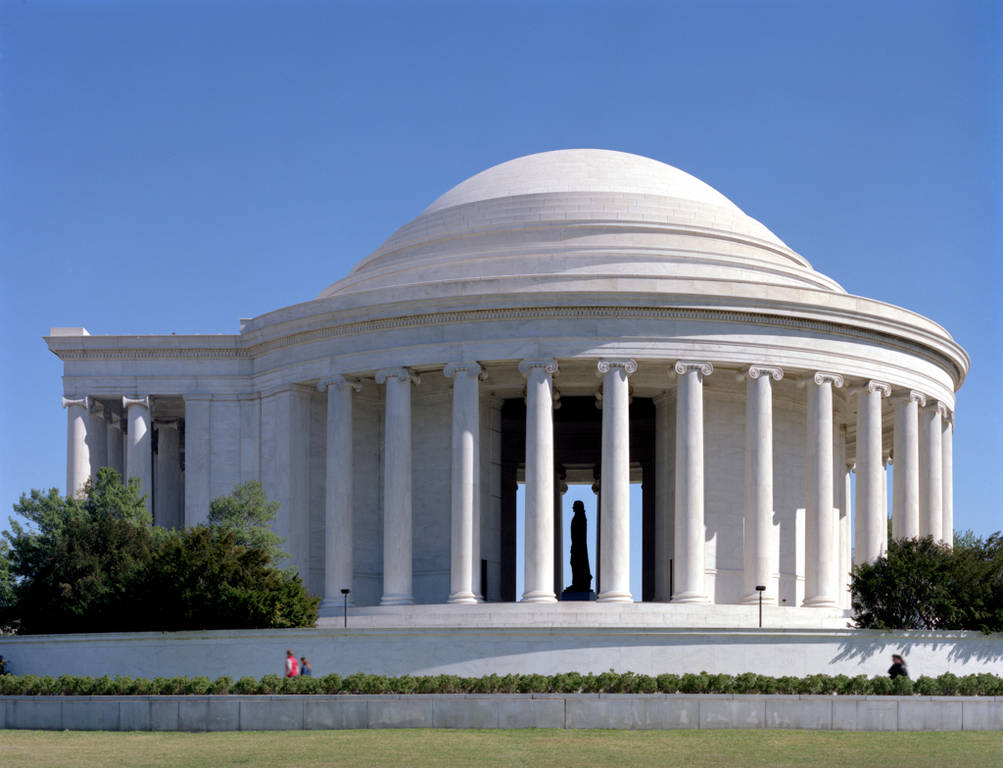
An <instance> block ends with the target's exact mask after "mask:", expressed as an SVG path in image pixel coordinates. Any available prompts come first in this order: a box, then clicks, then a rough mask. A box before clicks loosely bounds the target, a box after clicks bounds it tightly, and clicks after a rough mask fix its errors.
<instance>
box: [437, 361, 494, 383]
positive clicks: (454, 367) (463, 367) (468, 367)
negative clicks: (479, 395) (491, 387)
mask: <svg viewBox="0 0 1003 768" xmlns="http://www.w3.org/2000/svg"><path fill="white" fill-rule="evenodd" d="M458 373H465V374H467V375H468V376H474V377H476V378H477V379H479V380H480V381H484V380H485V379H487V377H488V375H487V373H486V372H485V371H484V369H483V368H481V364H480V363H478V362H476V361H474V360H469V361H466V362H462V363H449V364H447V365H446V367H445V368H443V369H442V375H443V376H445V377H446V378H447V379H451V378H453V377H454V376H455V375H456V374H458Z"/></svg>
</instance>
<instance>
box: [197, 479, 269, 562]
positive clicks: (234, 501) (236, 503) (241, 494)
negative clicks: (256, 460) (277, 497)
mask: <svg viewBox="0 0 1003 768" xmlns="http://www.w3.org/2000/svg"><path fill="white" fill-rule="evenodd" d="M278 511H279V503H278V502H277V501H268V496H267V495H266V494H265V489H264V488H263V487H262V486H261V483H259V482H258V481H257V480H249V481H248V482H246V483H244V484H242V485H238V486H237V487H236V488H234V489H233V493H231V494H230V495H229V496H217V497H216V498H215V499H213V500H212V501H211V502H210V503H209V525H210V526H211V527H214V528H222V529H226V530H229V531H233V533H234V536H235V537H236V541H237V543H238V544H243V545H245V546H249V547H260V548H261V549H263V550H265V551H266V552H267V553H268V556H269V559H270V561H271V563H272V564H273V565H275V566H276V567H277V566H278V564H279V563H280V562H282V561H283V560H286V559H288V557H289V555H288V554H287V553H286V552H284V551H283V550H282V537H281V536H279V535H278V534H277V533H275V532H274V531H273V530H272V522H273V521H274V520H275V515H276V514H277V513H278Z"/></svg>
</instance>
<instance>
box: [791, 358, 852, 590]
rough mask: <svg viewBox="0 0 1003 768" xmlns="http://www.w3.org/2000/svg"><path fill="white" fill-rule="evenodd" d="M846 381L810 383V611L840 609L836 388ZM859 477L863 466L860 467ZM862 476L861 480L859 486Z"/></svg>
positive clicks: (828, 378) (835, 377) (827, 377)
mask: <svg viewBox="0 0 1003 768" xmlns="http://www.w3.org/2000/svg"><path fill="white" fill-rule="evenodd" d="M833 386H836V387H841V386H843V377H842V376H840V375H839V374H834V373H822V372H818V373H816V374H815V375H814V376H813V377H812V378H811V379H810V380H809V381H808V382H807V387H808V418H807V436H806V444H807V457H806V467H805V468H806V476H807V483H806V485H807V494H806V504H805V598H804V605H805V606H808V607H825V608H828V607H833V608H834V607H836V606H837V601H836V593H837V590H836V567H837V564H836V563H835V562H834V561H833V554H834V553H835V551H836V550H835V547H834V546H833V542H832V535H833V529H834V526H833V498H834V497H833V477H832V475H833V471H832V469H833V461H832V446H833V440H832V388H833ZM858 473H859V464H858ZM859 481H860V480H859V474H858V480H857V482H858V483H859Z"/></svg>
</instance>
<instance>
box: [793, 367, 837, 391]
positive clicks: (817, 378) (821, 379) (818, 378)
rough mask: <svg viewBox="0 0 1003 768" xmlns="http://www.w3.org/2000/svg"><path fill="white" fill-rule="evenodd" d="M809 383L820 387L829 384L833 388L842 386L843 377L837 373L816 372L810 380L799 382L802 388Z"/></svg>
mask: <svg viewBox="0 0 1003 768" xmlns="http://www.w3.org/2000/svg"><path fill="white" fill-rule="evenodd" d="M809 382H814V383H815V385H816V386H819V387H821V386H822V385H823V384H831V385H832V386H834V387H841V386H843V377H842V375H840V374H838V373H826V372H825V371H816V372H815V373H814V374H813V375H812V377H811V378H810V379H805V380H803V381H802V382H801V385H802V386H804V385H805V384H807V383H809Z"/></svg>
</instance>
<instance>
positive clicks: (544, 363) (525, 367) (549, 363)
mask: <svg viewBox="0 0 1003 768" xmlns="http://www.w3.org/2000/svg"><path fill="white" fill-rule="evenodd" d="M534 368H542V369H543V371H544V372H545V373H549V374H550V375H551V376H553V375H554V374H555V373H557V361H556V360H555V359H554V358H552V357H550V358H546V359H543V360H523V361H522V362H521V363H519V373H521V374H522V375H523V376H526V377H528V376H529V372H530V371H532V370H533V369H534Z"/></svg>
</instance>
